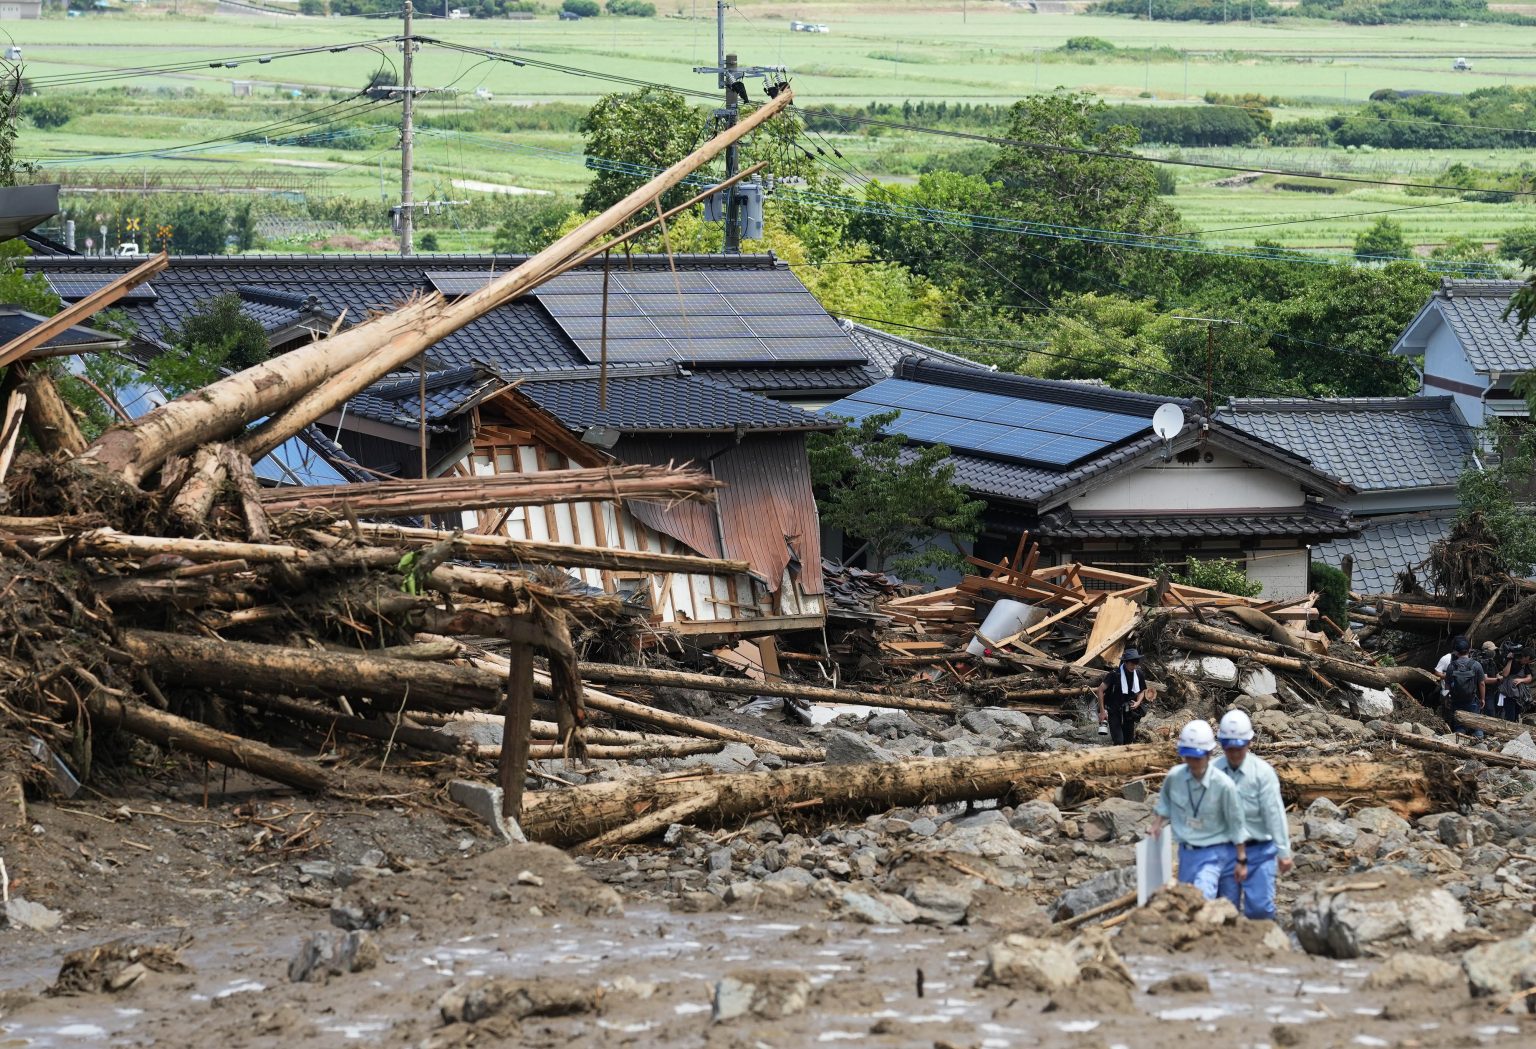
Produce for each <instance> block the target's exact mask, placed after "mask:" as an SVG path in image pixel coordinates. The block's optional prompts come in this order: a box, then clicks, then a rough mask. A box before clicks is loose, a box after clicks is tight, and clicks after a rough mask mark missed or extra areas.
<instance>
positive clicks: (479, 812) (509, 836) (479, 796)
mask: <svg viewBox="0 0 1536 1049" xmlns="http://www.w3.org/2000/svg"><path fill="white" fill-rule="evenodd" d="M448 796H449V797H450V798H452V799H453V800H454V801H456V802H458V803H459V804H460V805H462V806H464V807H465V808H466V809H468V810H469V811H470V812H473V813H474V814H475V815H476V816H478V817H479V818H480V822H481V823H484V824H485V825H486V826H487V827H489V828H490V829H491V833H493V834H495V835H496V836H497V837H499V838H501V839H502V840H503V841H518V842H525V841H527V840H528V839H527V837H525V836H524V835H523V828H521V827H519V826H518V825H517V820H515V819H512V818H511V817H510V816H503V815H502V814H501V803H502V792H501V788H500V787H498V786H497V785H496V784H494V783H480V782H478V781H476V780H469V779H456V780H450V781H449V782H448Z"/></svg>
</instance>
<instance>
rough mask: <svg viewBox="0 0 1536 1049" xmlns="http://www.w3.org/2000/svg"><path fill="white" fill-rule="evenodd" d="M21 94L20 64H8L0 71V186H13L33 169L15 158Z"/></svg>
mask: <svg viewBox="0 0 1536 1049" xmlns="http://www.w3.org/2000/svg"><path fill="white" fill-rule="evenodd" d="M21 95H22V79H21V66H19V65H16V66H9V67H7V68H5V69H4V71H3V72H0V186H14V185H16V183H17V182H19V181H21V180H22V179H23V178H25V177H27V176H29V175H31V173H32V172H33V171H34V170H35V169H34V168H33V167H32V165H30V164H27V163H25V162H24V161H18V160H17V159H16V130H17V128H16V125H17V119H16V117H17V108H18V104H19V101H20V99H21Z"/></svg>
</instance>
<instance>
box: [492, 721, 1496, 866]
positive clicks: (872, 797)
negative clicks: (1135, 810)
mask: <svg viewBox="0 0 1536 1049" xmlns="http://www.w3.org/2000/svg"><path fill="white" fill-rule="evenodd" d="M1176 761H1177V758H1176V757H1175V756H1174V752H1173V750H1172V748H1170V747H1165V746H1160V745H1152V744H1139V745H1136V746H1130V747H1104V748H1099V749H1094V750H1085V751H1071V752H1066V753H1049V754H1023V753H1012V754H998V755H991V756H987V757H974V758H971V757H967V758H917V759H912V760H909V761H899V762H884V763H879V764H857V765H831V766H828V765H822V766H807V767H799V768H789V769H779V770H776V771H772V772H752V773H734V774H727V775H717V776H704V777H699V778H695V779H689V780H667V779H651V780H643V781H638V782H635V781H630V782H620V783H592V784H585V785H583V786H579V787H571V788H568V789H565V790H560V791H538V792H535V793H531V794H527V795H525V796H524V801H523V819H522V827H523V830H524V831H525V832H526V833H527V834H528V836H529V837H530V838H533V839H534V840H537V841H544V842H548V843H550V844H555V845H571V844H575V843H577V842H585V841H589V840H590V839H592V838H596V837H598V836H599V835H601V834H605V833H607V832H608V831H610V830H613V829H614V828H616V827H621V826H623V825H625V824H627V823H630V822H632V821H633V820H635V819H636V818H638V817H640V816H643V815H644V814H645V813H647V812H650V811H653V810H655V809H664V808H670V807H672V806H676V805H679V804H681V803H683V802H685V801H687V800H688V799H689V798H691V797H694V796H696V795H699V794H702V793H704V792H706V791H715V792H717V793H718V800H717V801H716V802H715V803H714V804H713V805H711V806H710V807H708V808H707V809H705V810H704V811H702V812H700V813H699V814H698V816H699V819H700V822H706V823H708V824H710V825H718V824H727V823H732V822H739V821H740V820H742V819H743V818H745V817H747V816H749V815H751V814H753V813H756V812H762V811H774V810H777V809H780V808H787V807H788V806H791V805H795V806H799V807H800V809H799V811H801V812H803V811H804V810H805V809H806V808H809V807H811V806H812V805H819V806H822V807H824V808H825V809H827V810H828V811H831V812H836V813H839V814H841V815H849V816H851V815H856V814H858V813H863V812H871V811H884V810H886V809H889V808H894V807H900V806H908V805H921V804H938V803H945V802H955V801H973V800H981V799H986V798H997V797H1002V796H1004V795H1009V794H1018V795H1022V796H1032V795H1033V794H1034V793H1035V792H1036V791H1038V790H1040V789H1041V788H1043V787H1044V786H1046V785H1048V784H1056V783H1060V782H1062V781H1063V780H1072V779H1090V780H1091V779H1119V780H1121V781H1122V782H1123V781H1125V780H1130V779H1135V778H1137V777H1140V776H1146V775H1149V774H1155V773H1158V772H1162V771H1166V770H1167V769H1168V768H1170V767H1171V766H1172V765H1173V764H1174V763H1175V762H1176ZM1275 768H1276V770H1277V771H1278V772H1279V773H1280V777H1281V783H1282V785H1286V786H1287V789H1290V790H1291V791H1292V792H1293V793H1294V794H1295V795H1296V796H1300V797H1309V798H1310V797H1318V796H1324V795H1322V794H1320V793H1317V792H1319V791H1323V790H1329V791H1337V793H1335V794H1333V795H1331V796H1332V797H1333V799H1334V800H1335V801H1341V802H1342V801H1346V800H1348V801H1351V802H1352V803H1354V804H1359V805H1386V806H1389V807H1391V808H1392V809H1393V810H1395V811H1397V812H1399V813H1402V814H1404V815H1421V814H1424V813H1427V812H1432V811H1438V810H1439V807H1440V806H1444V805H1446V804H1447V803H1448V799H1464V798H1465V796H1466V791H1467V789H1468V788H1467V787H1466V785H1464V784H1462V783H1460V782H1458V781H1456V780H1455V777H1454V774H1453V773H1452V772H1450V771H1449V770H1447V769H1444V768H1442V767H1440V765H1439V763H1426V762H1424V761H1421V760H1416V759H1404V760H1399V761H1391V762H1368V761H1358V760H1355V759H1344V760H1342V761H1305V762H1283V761H1276V762H1275ZM1319 768H1326V769H1327V771H1326V772H1319V771H1318V770H1319ZM1448 781H1449V782H1448ZM1452 803H1454V802H1452Z"/></svg>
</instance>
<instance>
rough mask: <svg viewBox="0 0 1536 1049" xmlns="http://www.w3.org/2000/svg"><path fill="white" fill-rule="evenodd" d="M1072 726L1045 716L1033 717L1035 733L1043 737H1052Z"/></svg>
mask: <svg viewBox="0 0 1536 1049" xmlns="http://www.w3.org/2000/svg"><path fill="white" fill-rule="evenodd" d="M1071 727H1072V726H1071V725H1070V724H1068V723H1067V722H1065V721H1057V720H1056V719H1055V718H1053V717H1051V716H1049V715H1047V714H1039V715H1037V716H1036V717H1035V731H1036V732H1038V733H1040V735H1041V736H1042V737H1044V736H1054V735H1055V734H1056V733H1058V732H1061V731H1062V730H1064V729H1069V728H1071Z"/></svg>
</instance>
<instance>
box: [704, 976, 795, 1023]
mask: <svg viewBox="0 0 1536 1049" xmlns="http://www.w3.org/2000/svg"><path fill="white" fill-rule="evenodd" d="M810 997H811V981H810V980H808V979H807V978H806V977H805V974H803V973H798V972H793V971H789V970H777V969H764V970H761V971H757V972H739V973H733V974H731V975H730V976H727V977H725V978H724V979H723V980H721V981H720V982H719V983H717V984H715V995H714V1003H713V1004H714V1009H713V1016H712V1019H713V1020H714V1022H715V1023H726V1022H729V1021H731V1020H735V1019H738V1018H740V1017H743V1016H748V1015H751V1016H755V1017H758V1018H759V1019H763V1020H782V1019H784V1018H785V1017H787V1016H794V1015H795V1014H796V1013H800V1012H804V1011H805V1006H806V1003H807V1002H809V1001H810Z"/></svg>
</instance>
